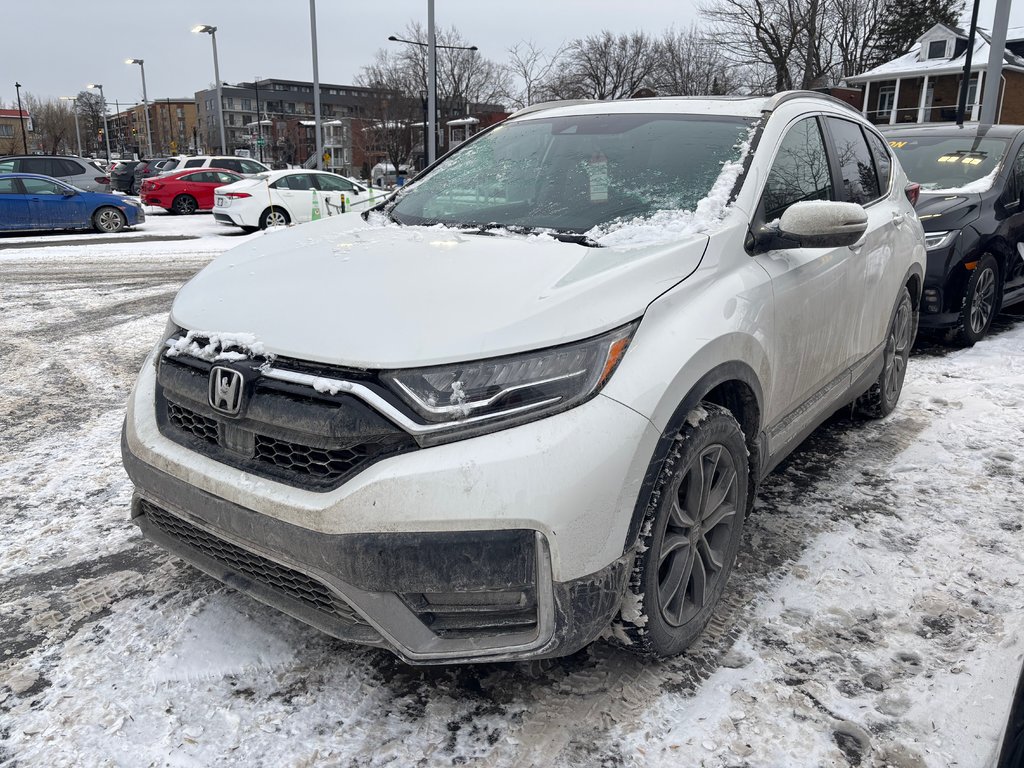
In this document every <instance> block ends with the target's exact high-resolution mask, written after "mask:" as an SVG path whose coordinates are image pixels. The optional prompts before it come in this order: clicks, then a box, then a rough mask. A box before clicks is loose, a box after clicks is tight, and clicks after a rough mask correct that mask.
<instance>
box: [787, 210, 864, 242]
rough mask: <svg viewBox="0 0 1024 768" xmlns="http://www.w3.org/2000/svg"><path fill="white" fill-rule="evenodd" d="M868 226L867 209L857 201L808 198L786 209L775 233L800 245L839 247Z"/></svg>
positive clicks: (861, 232) (862, 232) (856, 238)
mask: <svg viewBox="0 0 1024 768" xmlns="http://www.w3.org/2000/svg"><path fill="white" fill-rule="evenodd" d="M867 229H868V214H867V211H865V210H864V209H863V208H862V207H861V206H859V205H857V204H856V203H835V202H832V201H817V200H814V201H812V200H808V201H805V202H801V203H794V204H793V205H791V206H790V207H789V208H787V209H786V212H785V213H783V214H782V218H781V219H780V220H779V231H778V236H779V237H782V238H784V239H786V240H791V241H795V243H796V245H797V247H800V248H841V247H843V246H848V245H854V244H855V243H856V242H857V241H858V240H860V239H861V237H863V236H864V233H865V232H867Z"/></svg>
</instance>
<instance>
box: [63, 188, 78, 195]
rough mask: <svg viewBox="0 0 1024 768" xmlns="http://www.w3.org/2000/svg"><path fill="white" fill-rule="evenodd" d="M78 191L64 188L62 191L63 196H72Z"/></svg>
mask: <svg viewBox="0 0 1024 768" xmlns="http://www.w3.org/2000/svg"><path fill="white" fill-rule="evenodd" d="M77 194H78V193H77V192H76V191H75V190H73V189H65V190H64V192H63V195H64V197H74V196H75V195H77Z"/></svg>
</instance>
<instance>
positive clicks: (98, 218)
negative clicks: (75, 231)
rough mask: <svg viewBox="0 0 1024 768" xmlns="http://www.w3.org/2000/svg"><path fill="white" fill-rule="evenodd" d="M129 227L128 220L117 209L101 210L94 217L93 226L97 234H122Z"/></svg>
mask: <svg viewBox="0 0 1024 768" xmlns="http://www.w3.org/2000/svg"><path fill="white" fill-rule="evenodd" d="M127 225H128V219H126V218H125V215H124V214H123V213H121V211H119V210H117V208H110V207H105V208H100V209H99V210H98V211H96V213H94V214H93V215H92V226H93V228H94V229H95V230H96V231H97V232H120V231H121V230H122V229H124V228H125V227H126V226H127Z"/></svg>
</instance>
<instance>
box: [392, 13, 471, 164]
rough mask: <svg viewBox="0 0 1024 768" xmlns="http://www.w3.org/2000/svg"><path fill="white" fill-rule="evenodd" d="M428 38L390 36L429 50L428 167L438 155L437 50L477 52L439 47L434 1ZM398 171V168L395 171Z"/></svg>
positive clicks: (447, 46) (393, 40) (395, 41)
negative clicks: (423, 40)
mask: <svg viewBox="0 0 1024 768" xmlns="http://www.w3.org/2000/svg"><path fill="white" fill-rule="evenodd" d="M427 37H428V38H429V40H428V41H427V42H426V43H421V42H420V41H418V40H405V39H403V38H401V37H397V36H396V35H388V40H390V41H391V42H393V43H406V44H408V45H418V46H420V47H421V48H426V49H427V100H426V110H427V112H428V114H427V116H426V122H428V123H429V128H428V127H427V126H426V125H425V126H424V127H425V128H427V130H428V132H429V133H430V141H429V142H427V144H426V146H427V165H430V164H431V163H433V162H434V159H435V156H436V155H437V49H438V48H447V49H448V50H453V51H477V50H479V48H477V47H476V46H475V45H438V44H437V40H436V38H435V36H434V0H427ZM395 170H396V171H397V170H398V169H397V168H396V169H395Z"/></svg>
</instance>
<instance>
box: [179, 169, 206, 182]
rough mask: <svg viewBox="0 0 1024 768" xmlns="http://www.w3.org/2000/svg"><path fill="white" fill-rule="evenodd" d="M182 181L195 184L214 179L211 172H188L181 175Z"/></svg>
mask: <svg viewBox="0 0 1024 768" xmlns="http://www.w3.org/2000/svg"><path fill="white" fill-rule="evenodd" d="M181 180H182V181H188V182H191V183H193V184H203V183H205V182H209V181H213V178H212V175H211V174H209V173H202V172H200V173H186V174H185V175H184V176H182V177H181Z"/></svg>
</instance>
